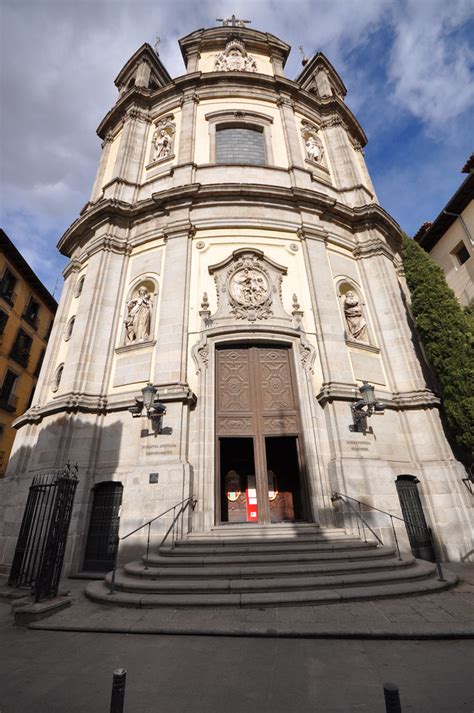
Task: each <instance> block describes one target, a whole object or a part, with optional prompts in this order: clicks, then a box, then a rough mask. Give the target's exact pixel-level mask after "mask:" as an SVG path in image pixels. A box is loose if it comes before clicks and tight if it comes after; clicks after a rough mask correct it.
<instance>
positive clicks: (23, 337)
mask: <svg viewBox="0 0 474 713" xmlns="http://www.w3.org/2000/svg"><path fill="white" fill-rule="evenodd" d="M32 343H33V339H32V338H31V337H30V335H29V334H27V333H26V332H24V331H23V330H22V329H19V330H18V334H17V335H16V339H15V343H14V344H13V347H12V350H11V352H10V357H11V358H12V359H14V360H15V361H16V362H17V364H20V366H24V367H25V369H26V367H27V366H28V359H29V357H30V349H31V345H32Z"/></svg>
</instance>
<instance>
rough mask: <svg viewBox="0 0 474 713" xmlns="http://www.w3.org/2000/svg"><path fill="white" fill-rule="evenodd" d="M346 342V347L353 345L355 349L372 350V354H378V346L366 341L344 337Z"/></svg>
mask: <svg viewBox="0 0 474 713" xmlns="http://www.w3.org/2000/svg"><path fill="white" fill-rule="evenodd" d="M346 344H347V346H348V347H351V348H352V347H355V348H356V349H362V351H366V352H372V354H380V349H379V347H376V346H374V345H373V344H368V343H367V342H357V341H355V340H353V339H346Z"/></svg>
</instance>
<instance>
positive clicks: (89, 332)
mask: <svg viewBox="0 0 474 713" xmlns="http://www.w3.org/2000/svg"><path fill="white" fill-rule="evenodd" d="M180 47H181V52H182V55H183V58H184V62H185V66H186V73H185V74H184V75H183V76H179V77H176V78H172V77H171V76H170V75H169V73H168V72H167V70H166V68H165V67H164V66H163V64H162V62H161V60H160V58H159V56H158V55H157V54H156V53H155V52H154V51H153V49H152V48H151V47H150V46H149V45H148V44H144V45H143V46H142V47H140V48H139V49H138V50H137V51H136V53H135V54H134V55H133V57H131V58H130V60H129V61H128V62H127V63H126V65H125V66H124V67H123V69H122V70H121V71H120V73H119V75H118V77H117V79H116V85H117V89H118V98H117V102H116V104H115V105H114V106H113V107H112V108H111V109H110V111H109V112H108V113H107V115H106V116H105V118H104V119H103V121H102V122H101V124H100V126H99V128H98V134H99V137H100V138H101V140H102V142H103V143H102V156H101V159H100V163H99V166H98V170H97V176H96V179H95V183H94V186H93V190H92V194H91V196H90V199H89V202H88V203H87V204H86V206H85V207H84V209H83V210H82V211H81V213H80V215H79V216H78V217H77V219H76V220H75V221H74V222H73V224H72V225H71V226H70V227H69V228H68V230H67V231H66V232H65V234H64V235H63V236H62V238H61V239H60V242H59V249H60V250H61V252H62V253H63V254H64V255H66V256H67V257H68V258H69V264H68V265H67V267H66V268H65V271H64V276H65V285H64V289H63V293H62V296H61V300H60V304H59V308H58V313H57V315H56V319H55V322H54V327H53V330H52V335H51V339H50V344H49V346H48V351H47V355H46V359H45V363H44V367H43V369H42V371H41V377H40V381H39V384H38V388H37V390H36V392H35V395H34V398H33V402H32V404H31V406H30V408H29V409H28V410H27V411H26V412H25V413H24V414H23V415H22V416H20V417H19V418H18V419H17V420H16V427H17V428H18V436H17V439H16V442H15V447H14V453H13V455H12V458H11V462H10V467H9V470H8V474H7V477H6V478H5V479H4V482H3V483H2V484H0V557H1V562H2V566H3V567H4V568H8V566H9V563H10V562H11V559H12V556H13V551H14V546H15V542H16V534H17V533H18V529H19V526H20V521H21V514H22V506H23V505H24V503H25V500H26V492H27V489H28V484H29V482H30V481H31V478H32V476H33V475H34V474H36V473H44V472H48V469H49V471H53V470H54V469H56V468H58V467H61V466H62V465H64V463H65V462H66V461H67V460H70V461H71V463H76V462H77V463H78V466H79V474H80V477H79V484H78V488H77V494H76V501H75V507H74V513H73V519H72V524H71V528H70V537H69V544H68V549H67V553H66V572H78V571H80V570H83V569H85V570H90V569H96V570H97V569H104V570H107V569H110V568H111V566H112V564H113V560H114V551H113V547H114V544H115V541H116V540H115V536H116V533H117V529H116V528H117V527H118V528H119V529H118V532H119V533H120V534H121V535H124V534H127V533H129V532H130V531H132V530H134V529H135V528H139V527H140V526H141V525H143V523H145V522H146V521H147V520H148V519H150V518H152V517H154V516H155V515H157V514H158V513H160V512H162V511H164V510H166V509H167V508H171V509H172V507H173V506H174V505H175V504H176V503H178V502H179V501H182V500H183V499H185V498H187V497H193V498H195V500H196V506H195V508H194V510H192V511H191V514H190V517H189V522H188V523H187V525H188V527H187V528H186V530H187V529H188V528H189V530H190V534H191V536H206V535H207V534H209V535H210V534H213V533H214V534H215V533H216V532H218V533H219V537H224V538H225V536H226V534H225V533H226V531H229V530H228V529H227V528H229V527H233V528H235V527H237V528H241V530H242V533H243V536H245V532H250V530H249V529H248V528H250V529H251V528H255V527H257V528H259V529H258V532H260V533H265V532H270V531H271V529H272V528H273V527H282V526H285V527H286V526H287V527H288V529H289V531H290V530H291V531H292V532H297V528H298V526H299V525H300V524H301V525H305V524H306V525H307V526H311V527H316V526H318V527H319V530H320V532H323V533H324V532H325V531H327V532H329V533H330V532H333V531H334V528H335V527H336V526H337V527H342V526H343V525H344V522H341V520H340V518H339V519H338V517H337V511H336V509H335V506H334V502H333V499H332V495H333V493H334V492H335V491H338V492H340V493H345V494H347V495H348V496H350V497H353V498H356V499H359V500H362V501H363V502H365V503H367V504H370V505H373V506H374V507H377V508H379V509H380V510H383V511H387V512H389V513H393V514H396V515H400V513H401V499H400V497H401V496H400V493H402V492H404V490H403V488H404V487H405V486H406V485H407V484H409V485H410V487H412V490H411V492H410V498H411V500H410V502H411V503H412V504H413V507H414V508H415V509H416V508H417V507H418V503H419V506H420V508H422V514H423V513H424V514H423V517H426V520H427V521H428V522H429V524H430V525H431V527H432V528H433V530H434V533H435V537H436V540H437V542H438V543H439V546H440V548H441V551H442V555H443V557H445V558H452V559H459V558H463V559H465V558H466V557H468V556H469V553H472V539H471V530H470V515H469V501H468V497H469V496H468V493H467V492H466V489H465V488H464V486H463V484H462V478H463V477H464V469H463V467H462V465H461V464H460V463H458V462H457V461H456V459H455V458H454V456H453V453H452V451H451V448H450V446H449V444H448V442H447V440H446V438H445V435H444V432H443V427H442V423H441V419H440V414H439V405H440V404H439V399H438V397H437V396H436V394H435V393H434V392H433V390H432V385H431V382H430V378H429V375H428V374H427V373H426V370H425V367H424V365H423V364H422V363H420V359H419V350H417V347H416V344H415V343H414V335H413V331H412V329H411V326H410V322H409V316H408V314H407V306H406V305H407V300H409V296H408V291H407V289H406V285H405V281H404V276H403V266H402V260H401V256H400V246H401V240H402V234H401V231H400V227H399V226H398V224H397V223H396V222H395V221H394V220H393V218H392V217H391V216H390V215H389V214H388V213H387V212H386V211H385V210H384V209H383V208H382V207H381V206H380V205H379V203H378V200H377V197H376V194H375V191H374V187H373V185H372V182H371V179H370V176H369V173H368V170H367V166H366V163H365V160H364V152H363V147H364V146H365V144H366V143H367V139H366V135H365V133H364V130H363V128H362V127H361V125H360V124H359V122H358V121H357V118H356V117H355V116H354V114H353V113H352V112H351V111H350V109H349V108H348V106H347V105H346V103H345V101H344V97H345V95H346V88H345V86H344V83H343V82H342V80H341V78H340V77H339V75H338V74H337V72H336V70H335V69H334V67H333V66H332V65H331V63H330V62H329V61H328V59H327V58H326V57H325V56H324V55H323V54H321V53H317V54H315V55H314V56H313V57H312V59H311V60H310V61H308V62H307V63H306V64H305V65H304V67H303V69H302V71H301V73H300V75H299V76H298V77H297V78H296V79H295V80H292V79H289V78H287V77H286V76H285V73H284V66H285V62H286V60H287V57H288V54H289V51H290V47H289V45H287V44H286V43H285V42H284V41H282V40H280V39H279V38H277V37H275V36H273V35H271V34H269V33H266V32H260V31H257V30H253V29H249V28H246V27H243V26H242V23H241V24H240V25H239V22H238V21H235V19H234V20H233V25H230V24H229V22H227V24H224V26H222V27H213V28H211V29H207V30H197V31H195V32H192V33H191V34H189V35H187V36H186V37H184V38H183V39H182V40H181V41H180ZM23 302H26V295H25V298H24V300H23ZM41 304H44V300H43V302H42V303H41ZM23 308H24V305H23V304H21V305H20V302H18V309H19V310H23ZM40 317H41V313H40ZM41 319H43V318H41ZM41 319H40V324H43V325H44V326H45V328H46V320H45V318H44V321H43V322H41ZM25 331H26V332H27V333H28V334H29V335H30V336H33V332H32V331H31V330H30V331H28V330H25ZM33 331H34V330H33ZM41 334H43V332H41ZM37 351H38V352H39V349H37ZM38 357H39V354H38ZM35 358H36V355H35V356H33V354H32V362H31V363H33V368H34V367H35ZM364 382H369V384H370V385H372V386H373V387H374V389H375V399H376V400H377V402H379V408H378V409H377V411H376V413H377V414H378V415H374V416H373V417H372V418H370V419H369V422H368V423H367V424H364V422H363V418H362V420H361V419H360V418H359V417H360V404H359V406H356V404H357V402H358V401H360V398H361V391H360V389H361V387H362V389H363V393H368V391H367V388H366V385H365V383H364ZM147 384H150V386H147ZM150 389H151V392H150ZM153 392H155V396H153ZM148 396H150V402H149V405H150V406H151V409H150V410H149V412H148V414H147V409H146V408H143V409H142V405H143V403H142V400H143V399H144V400H145V401H146V398H147V397H148ZM154 398H155V399H156V398H157V399H159V402H160V403H161V404H163V405H164V406H165V407H166V413H165V414H164V416H163V418H162V422H161V423H160V421H159V418H155V419H150V418H148V416H149V415H150V414H151V415H155V416H156V415H157V414H158V410H157V409H158V406H153V399H154ZM137 399H138V402H137ZM381 404H382V405H383V406H384V407H385V410H384V412H382V408H383V406H381ZM358 408H359V411H358V410H357V409H358ZM401 484H402V485H403V487H401ZM2 485H3V488H2V487H1V486H2ZM405 505H406V506H407V507H408V505H407V502H406V501H405ZM410 512H411V511H410ZM417 516H418V514H417ZM367 517H370V518H371V519H370V521H371V524H372V526H373V527H374V528H376V529H377V531H378V532H380V533H382V534H383V535H384V537H387V538H388V540H389V541H390V538H391V537H392V530H391V527H390V519H389V518H387V517H386V516H384V515H382V514H381V513H375V514H373V513H372V515H367ZM420 517H421V516H420ZM396 522H397V523H398V524H397V527H398V528H399V530H398V534H399V538H400V541H402V542H404V543H405V544H406V543H407V539H406V533H404V531H403V523H401V522H400V521H396ZM168 525H169V521H166V522H163V521H162V520H160V521H159V522H158V523H157V524H156V529H154V530H153V531H152V546H154V545H155V544H156V542H158V540H157V538H158V537H159V533H160V530H161V532H163V528H164V529H166V527H168ZM346 525H347V523H346ZM184 534H186V531H185V533H184ZM254 534H255V530H254ZM145 542H146V532H145V531H144V530H140V531H139V532H138V533H135V534H134V535H132V536H131V537H129V538H128V539H127V540H124V541H123V546H121V548H120V551H119V558H120V559H122V560H127V559H131V558H132V557H136V556H140V555H141V554H143V546H144V543H145ZM111 547H112V549H111Z"/></svg>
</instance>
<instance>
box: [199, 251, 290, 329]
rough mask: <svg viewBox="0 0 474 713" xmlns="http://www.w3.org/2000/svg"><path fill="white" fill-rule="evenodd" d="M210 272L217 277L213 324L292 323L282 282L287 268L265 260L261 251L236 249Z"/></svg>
mask: <svg viewBox="0 0 474 713" xmlns="http://www.w3.org/2000/svg"><path fill="white" fill-rule="evenodd" d="M209 272H210V274H211V275H214V280H215V283H216V291H217V300H218V307H217V311H216V313H215V314H213V315H211V321H212V322H215V321H219V320H226V321H232V320H234V319H235V320H245V321H248V322H257V321H261V320H269V319H272V320H277V321H278V322H285V323H288V322H290V321H291V317H290V315H288V313H287V312H286V311H285V310H284V308H283V304H282V299H281V283H282V279H283V276H284V275H286V273H287V269H286V267H283V266H282V265H278V264H277V263H276V262H273V260H270V259H269V258H267V257H265V255H264V254H263V252H262V251H261V250H256V249H251V248H241V249H239V250H234V252H233V253H232V255H230V257H228V258H227V259H226V260H223V261H222V262H220V263H218V264H217V265H211V266H210V267H209Z"/></svg>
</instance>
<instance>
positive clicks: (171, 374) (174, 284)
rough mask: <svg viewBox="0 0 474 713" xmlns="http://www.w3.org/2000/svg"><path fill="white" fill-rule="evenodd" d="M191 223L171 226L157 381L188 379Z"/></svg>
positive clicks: (164, 277) (155, 376)
mask: <svg viewBox="0 0 474 713" xmlns="http://www.w3.org/2000/svg"><path fill="white" fill-rule="evenodd" d="M192 234H193V228H192V226H191V224H190V223H189V222H185V223H184V222H183V223H182V224H174V225H170V226H168V228H167V230H166V237H167V245H166V258H165V266H164V270H163V280H162V283H161V301H160V317H159V324H158V329H157V334H158V335H159V336H158V339H159V343H158V348H157V357H156V364H155V373H154V383H155V384H163V383H167V384H169V383H183V382H185V381H186V361H187V330H188V307H189V275H190V268H191V237H192Z"/></svg>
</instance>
